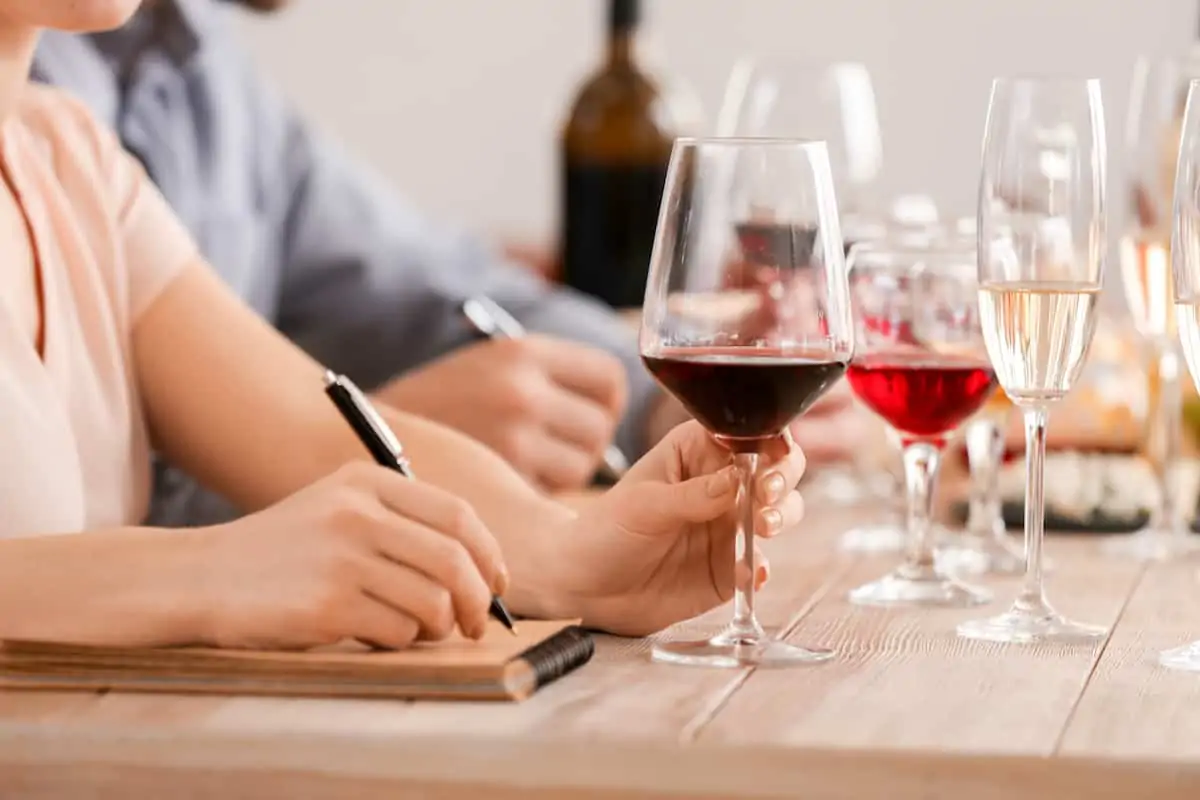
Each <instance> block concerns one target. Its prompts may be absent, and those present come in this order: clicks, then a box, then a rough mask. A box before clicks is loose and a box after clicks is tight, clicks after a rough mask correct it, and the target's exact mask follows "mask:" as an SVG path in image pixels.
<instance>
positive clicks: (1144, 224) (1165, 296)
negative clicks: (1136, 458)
mask: <svg viewBox="0 0 1200 800" xmlns="http://www.w3.org/2000/svg"><path fill="white" fill-rule="evenodd" d="M1193 77H1200V62H1197V61H1196V60H1195V59H1178V58H1176V59H1162V60H1151V59H1147V58H1142V59H1140V60H1139V61H1138V63H1137V67H1136V68H1135V70H1134V77H1133V91H1132V95H1131V97H1130V105H1129V124H1128V128H1127V135H1128V139H1129V142H1128V144H1129V147H1128V151H1127V152H1128V155H1127V162H1128V163H1129V169H1130V172H1131V176H1132V180H1131V186H1130V209H1129V211H1130V213H1129V214H1128V219H1126V221H1125V231H1124V235H1123V236H1122V238H1121V245H1120V255H1121V277H1122V278H1123V282H1124V285H1125V287H1124V288H1125V301H1126V304H1127V305H1128V307H1129V312H1130V316H1131V317H1132V318H1133V323H1134V325H1135V326H1136V327H1137V329H1138V332H1139V333H1140V334H1141V335H1142V338H1143V340H1144V341H1145V344H1146V346H1147V349H1148V350H1149V355H1150V358H1151V359H1152V361H1151V364H1150V365H1149V366H1150V369H1149V378H1150V381H1151V389H1152V391H1151V392H1150V397H1151V400H1152V406H1151V409H1150V418H1149V424H1148V426H1147V439H1146V443H1145V444H1146V448H1145V449H1146V455H1147V457H1148V459H1149V461H1150V466H1151V467H1152V468H1153V470H1154V478H1155V483H1156V484H1157V492H1156V495H1157V504H1156V506H1155V508H1154V509H1153V511H1152V513H1151V515H1150V519H1149V521H1148V522H1147V523H1146V526H1145V527H1144V528H1142V529H1141V530H1140V531H1138V532H1137V533H1135V534H1133V536H1130V537H1121V538H1117V539H1113V540H1111V541H1109V542H1108V543H1107V544H1106V547H1105V549H1106V551H1107V552H1110V553H1113V554H1115V555H1121V556H1127V557H1133V558H1138V559H1143V560H1166V559H1170V558H1174V557H1176V556H1179V555H1183V554H1185V553H1187V552H1189V551H1191V550H1192V549H1193V543H1192V537H1191V533H1190V531H1189V530H1188V520H1187V519H1186V516H1185V515H1186V510H1185V509H1184V508H1183V507H1182V503H1183V498H1181V497H1179V496H1178V492H1177V490H1176V481H1175V473H1176V472H1177V471H1178V468H1179V465H1180V459H1181V453H1180V449H1179V444H1180V441H1181V440H1182V437H1183V431H1182V423H1183V394H1182V383H1181V378H1182V374H1181V373H1182V367H1183V364H1182V360H1181V359H1180V354H1179V345H1178V340H1177V334H1176V330H1175V313H1174V312H1175V309H1174V297H1173V294H1174V293H1173V290H1172V286H1171V265H1170V261H1169V259H1168V255H1169V254H1170V248H1171V199H1172V193H1173V190H1174V186H1175V168H1176V162H1177V160H1178V156H1179V136H1180V130H1181V128H1182V125H1183V111H1184V104H1185V103H1186V102H1187V89H1188V83H1189V81H1190V80H1191V79H1192V78H1193Z"/></svg>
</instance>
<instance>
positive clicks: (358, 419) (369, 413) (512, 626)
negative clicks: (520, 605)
mask: <svg viewBox="0 0 1200 800" xmlns="http://www.w3.org/2000/svg"><path fill="white" fill-rule="evenodd" d="M325 394H327V395H329V399H330V400H332V401H333V404H334V405H335V406H337V410H338V411H340V412H341V414H342V417H343V418H345V420H346V422H348V423H349V424H350V427H351V428H353V429H354V433H355V434H356V435H357V436H358V438H359V441H361V442H362V443H363V445H364V446H365V447H366V448H367V450H368V451H370V453H371V457H372V458H374V459H375V463H376V464H379V465H380V466H382V467H387V468H388V469H391V470H395V471H396V472H399V473H400V474H401V475H403V476H404V477H406V478H416V476H415V475H413V471H412V466H411V465H410V464H409V462H408V458H406V457H405V455H404V448H403V447H401V446H400V440H399V439H397V438H396V434H395V433H393V432H392V429H391V428H389V427H388V426H387V423H386V422H384V421H383V417H381V416H379V412H377V411H376V410H375V408H374V406H372V405H371V402H370V401H369V400H367V396H366V395H364V394H363V393H362V391H361V390H360V389H359V388H358V387H357V386H355V385H354V382H353V381H352V380H350V379H349V378H347V377H346V376H345V375H336V374H334V373H333V372H331V371H329V370H325ZM488 612H489V613H490V614H491V615H492V616H493V617H495V618H496V619H498V620H499V621H500V624H501V625H503V626H504V627H506V628H508V630H509V631H511V632H512V633H513V635H516V632H517V626H516V623H514V622H513V617H512V614H510V613H509V611H508V608H507V607H505V605H504V601H503V600H501V599H500V598H499V597H493V598H492V604H491V606H490V607H489V608H488Z"/></svg>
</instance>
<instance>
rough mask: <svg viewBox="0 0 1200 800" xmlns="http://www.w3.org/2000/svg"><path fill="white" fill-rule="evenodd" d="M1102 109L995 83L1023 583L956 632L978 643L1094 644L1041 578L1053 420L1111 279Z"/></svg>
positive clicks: (1037, 87) (995, 290)
mask: <svg viewBox="0 0 1200 800" xmlns="http://www.w3.org/2000/svg"><path fill="white" fill-rule="evenodd" d="M1106 159H1107V151H1106V148H1105V140H1104V109H1103V105H1102V102H1101V96H1100V82H1099V81H1098V80H1087V79H1079V80H1075V79H1069V78H1064V79H1053V78H1050V79H1043V78H1014V79H998V80H996V81H995V82H994V83H993V84H992V96H991V101H990V105H989V108H988V116H987V125H986V128H985V134H984V147H983V165H982V173H981V177H980V183H979V225H978V245H979V254H978V257H979V282H980V290H979V305H980V309H981V316H982V319H983V334H984V337H985V340H986V342H987V350H988V355H989V356H990V358H991V361H992V364H993V365H994V366H995V368H996V375H997V377H998V378H999V380H1000V385H1001V386H1003V387H1004V391H1005V392H1006V393H1007V394H1008V396H1009V398H1011V399H1012V401H1013V402H1014V403H1015V404H1016V405H1017V406H1018V407H1019V408H1020V409H1021V411H1022V413H1023V415H1024V418H1025V465H1026V466H1025V469H1026V488H1025V555H1026V559H1025V560H1026V565H1025V578H1024V582H1023V585H1022V588H1021V590H1020V593H1019V594H1018V595H1017V598H1016V601H1015V603H1014V604H1013V607H1012V609H1011V610H1010V611H1008V612H1006V613H1004V614H1001V615H1000V616H997V617H992V618H990V619H981V620H973V621H969V622H964V623H962V624H960V625H959V626H958V634H959V635H960V636H963V637H966V638H970V639H986V640H990V641H998V642H1021V643H1025V642H1042V641H1059V642H1078V641H1092V640H1095V639H1097V638H1098V637H1102V636H1104V634H1105V629H1104V628H1101V627H1098V626H1094V625H1085V624H1081V623H1078V622H1073V621H1071V620H1068V619H1066V618H1064V617H1063V616H1061V615H1060V614H1058V612H1056V611H1055V610H1054V609H1053V608H1052V607H1051V606H1050V604H1049V603H1048V602H1047V600H1046V595H1045V592H1044V588H1043V580H1042V571H1043V563H1042V544H1043V534H1044V531H1043V525H1044V521H1045V520H1044V515H1045V498H1044V496H1043V484H1044V480H1045V474H1044V473H1045V457H1046V424H1047V416H1048V414H1049V411H1050V409H1051V408H1052V407H1053V406H1054V405H1055V404H1056V403H1058V402H1059V401H1061V400H1062V398H1064V397H1065V396H1066V395H1067V393H1068V392H1070V390H1071V388H1072V386H1073V385H1074V384H1075V381H1076V379H1077V378H1078V377H1079V373H1080V371H1081V370H1082V368H1083V363H1084V360H1085V359H1086V357H1087V352H1088V349H1089V347H1090V346H1091V342H1092V335H1093V333H1094V331H1095V322H1096V316H1097V315H1096V313H1095V311H1096V306H1097V302H1098V300H1099V297H1100V290H1101V287H1102V283H1103V276H1104V261H1105V248H1106V247H1107V241H1106V238H1105V227H1106V223H1107V215H1106V212H1105V165H1106Z"/></svg>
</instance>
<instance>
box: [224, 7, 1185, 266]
mask: <svg viewBox="0 0 1200 800" xmlns="http://www.w3.org/2000/svg"><path fill="white" fill-rule="evenodd" d="M646 2H647V5H648V6H649V9H648V15H647V16H648V19H647V28H648V29H649V31H650V33H651V34H652V35H653V43H652V46H653V50H654V53H653V57H654V59H655V60H656V61H657V62H658V64H659V66H660V68H661V69H663V70H665V71H666V72H668V73H669V74H670V75H672V76H674V77H675V78H677V79H681V80H684V81H686V82H687V83H688V84H689V85H690V86H691V88H692V89H693V91H694V93H695V94H696V96H697V97H698V99H699V100H700V102H701V104H702V106H703V110H704V112H705V121H706V123H707V124H711V123H712V121H713V119H714V117H715V114H716V109H717V104H718V101H719V99H720V96H721V91H722V89H723V86H724V81H725V78H726V76H727V74H728V71H729V69H730V67H731V65H732V64H733V63H734V61H735V60H736V59H737V58H739V57H741V56H743V55H745V54H753V53H767V54H769V53H774V52H785V51H790V50H799V51H801V52H803V53H806V54H808V55H809V56H811V57H812V58H814V59H829V60H833V59H854V60H860V61H863V62H865V63H866V64H867V66H868V67H869V69H870V70H871V73H872V76H873V78H874V81H875V89H876V94H877V97H878V101H879V105H880V115H881V120H882V125H883V134H884V148H885V151H884V159H885V163H884V183H885V188H887V189H890V190H892V191H894V192H927V193H929V194H931V195H933V196H934V198H935V199H936V200H937V201H938V202H939V204H940V205H941V206H942V208H943V212H944V215H945V216H949V215H959V214H964V213H973V212H974V208H973V203H974V195H975V182H976V176H977V169H978V159H979V145H980V136H981V133H982V129H983V122H984V113H985V111H986V106H987V96H988V87H989V83H990V80H991V78H992V77H993V76H994V75H997V74H1008V73H1014V72H1024V73H1038V72H1064V73H1069V74H1079V75H1091V76H1095V77H1099V78H1101V79H1102V80H1103V86H1104V92H1105V102H1106V113H1107V118H1108V126H1109V127H1108V138H1109V144H1110V149H1111V153H1112V154H1111V160H1110V164H1111V172H1110V192H1111V194H1112V199H1113V201H1114V209H1113V210H1114V211H1117V210H1118V209H1119V208H1120V203H1118V202H1116V201H1121V202H1123V197H1124V194H1123V193H1122V192H1119V191H1118V187H1119V186H1120V185H1121V184H1119V183H1117V181H1120V173H1121V169H1120V167H1121V164H1120V147H1121V143H1122V140H1123V138H1124V130H1123V129H1124V115H1125V109H1126V96H1127V93H1128V91H1129V78H1130V71H1131V67H1132V65H1133V61H1134V59H1135V58H1136V56H1137V55H1138V54H1139V53H1143V52H1151V53H1155V52H1156V53H1162V54H1169V53H1173V52H1179V51H1181V50H1183V49H1184V48H1186V47H1187V46H1188V45H1189V44H1190V43H1191V42H1192V41H1193V39H1194V38H1195V31H1196V13H1197V8H1196V6H1197V2H1196V0H1002V1H1000V2H995V1H993V0H823V1H819V0H646ZM604 5H605V4H604V3H603V2H602V0H297V2H295V4H294V7H293V8H292V9H290V10H288V11H287V12H285V13H282V14H278V15H274V16H270V17H261V18H253V17H249V16H247V15H242V16H243V17H245V24H244V26H243V27H244V33H245V36H246V38H247V40H248V43H249V44H250V46H251V48H252V50H253V51H254V52H255V53H256V54H257V56H258V57H259V59H260V60H261V62H262V63H263V65H264V66H265V67H266V68H267V69H268V71H269V72H270V73H271V74H273V75H274V76H275V78H276V79H277V80H278V82H279V84H280V85H281V86H282V87H283V88H284V89H285V90H286V91H287V93H288V94H289V95H290V96H291V97H292V98H293V99H294V100H295V101H296V102H297V103H298V105H299V106H300V107H301V108H302V109H304V110H305V111H307V112H308V113H309V114H310V115H311V116H312V117H313V118H314V119H315V120H316V121H317V122H319V123H320V124H321V125H322V126H323V127H324V128H325V129H327V130H328V131H330V132H333V133H335V134H337V135H338V136H340V137H341V138H342V139H343V140H344V141H345V142H346V144H347V145H348V146H349V147H351V148H353V149H354V150H355V151H356V152H357V153H358V154H359V155H360V156H361V157H362V158H364V159H366V160H367V161H368V162H369V163H371V164H373V165H374V166H376V167H377V168H378V169H379V170H381V171H382V172H383V173H384V174H385V175H386V176H387V177H388V178H389V179H390V180H391V181H392V182H394V183H395V184H396V185H397V186H398V187H400V188H402V189H403V190H404V191H405V192H406V193H407V194H408V195H409V196H410V197H412V198H413V199H414V200H416V201H417V202H419V203H420V204H422V205H423V206H425V207H426V208H428V209H429V210H430V211H432V212H434V213H437V214H439V215H445V216H448V217H453V218H455V219H458V220H460V221H462V222H463V223H465V224H467V225H469V226H471V227H472V228H475V229H476V230H479V231H481V232H496V233H500V232H503V233H506V234H515V235H521V236H528V237H549V236H551V235H552V234H553V231H554V226H555V218H556V206H557V176H556V140H557V134H558V126H559V124H560V123H561V121H562V119H563V117H564V115H565V113H566V109H567V105H568V103H569V101H570V98H571V96H572V93H573V91H574V90H575V88H576V86H577V85H578V83H579V81H580V80H581V79H582V78H583V77H584V75H585V74H586V73H587V72H588V71H589V70H591V69H592V68H593V67H594V66H595V65H596V63H597V61H598V59H599V58H600V56H601V48H602V41H601V36H602V30H603V26H602V22H603V14H604V10H603V9H604ZM1113 222H1114V223H1115V222H1116V219H1115V218H1114V220H1113ZM1114 233H1115V231H1114ZM1114 266H1115V265H1114ZM1114 277H1115V276H1114ZM1114 283H1115V281H1114Z"/></svg>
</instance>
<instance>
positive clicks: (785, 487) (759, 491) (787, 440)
mask: <svg viewBox="0 0 1200 800" xmlns="http://www.w3.org/2000/svg"><path fill="white" fill-rule="evenodd" d="M767 455H768V458H771V459H772V461H771V464H770V466H769V467H767V468H765V469H763V470H761V471H760V472H759V474H758V475H757V476H756V479H755V487H754V492H755V497H756V498H757V499H758V502H760V503H762V504H763V505H768V506H773V505H775V504H776V503H779V502H782V500H783V499H784V497H786V496H787V493H788V492H790V491H791V490H792V489H794V488H796V486H797V485H798V484H799V483H800V479H801V478H802V477H804V470H805V468H806V467H807V465H808V462H807V460H806V458H805V456H804V451H803V450H801V449H800V446H799V445H797V444H796V443H795V442H794V441H793V440H792V438H791V435H790V434H788V435H784V436H782V437H780V438H779V439H777V440H776V441H774V442H772V443H771V445H770V446H769V447H768V453H767Z"/></svg>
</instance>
